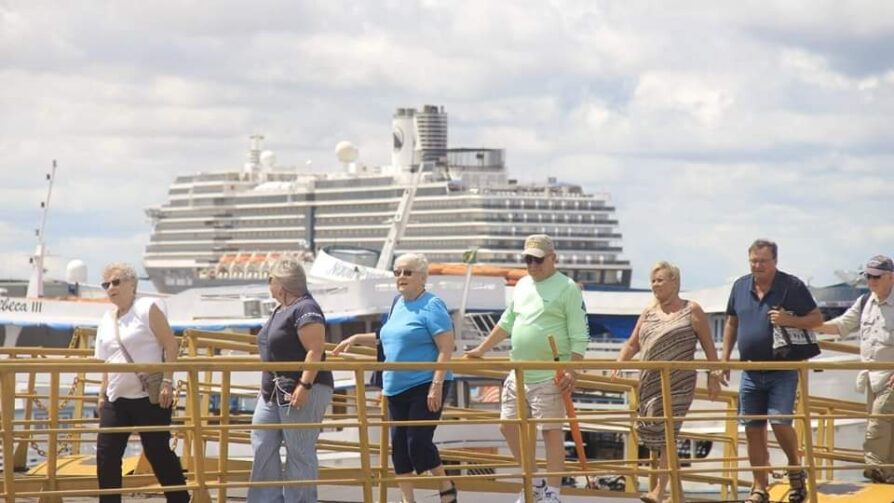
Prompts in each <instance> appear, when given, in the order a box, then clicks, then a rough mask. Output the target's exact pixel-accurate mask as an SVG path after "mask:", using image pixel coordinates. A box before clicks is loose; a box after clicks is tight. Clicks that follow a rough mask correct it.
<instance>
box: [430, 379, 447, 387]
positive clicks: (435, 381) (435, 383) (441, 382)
mask: <svg viewBox="0 0 894 503" xmlns="http://www.w3.org/2000/svg"><path fill="white" fill-rule="evenodd" d="M431 384H432V386H434V385H438V386H440V385H442V384H444V380H443V379H442V380H440V381H438V380H435V379H432V381H431Z"/></svg>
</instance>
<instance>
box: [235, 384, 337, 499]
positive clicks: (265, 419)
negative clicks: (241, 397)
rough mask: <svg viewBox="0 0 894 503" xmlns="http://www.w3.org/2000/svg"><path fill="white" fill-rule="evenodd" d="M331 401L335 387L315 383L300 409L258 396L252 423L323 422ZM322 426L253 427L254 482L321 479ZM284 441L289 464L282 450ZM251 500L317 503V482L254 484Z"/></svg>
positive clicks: (249, 491) (250, 492)
mask: <svg viewBox="0 0 894 503" xmlns="http://www.w3.org/2000/svg"><path fill="white" fill-rule="evenodd" d="M331 400H332V388H330V387H329V386H325V385H322V384H314V386H313V388H311V390H310V396H309V397H308V400H307V403H305V404H304V406H302V407H301V408H298V409H296V408H291V410H290V409H289V408H288V407H287V406H282V405H278V404H277V403H276V398H273V399H272V401H271V402H264V399H263V398H260V397H259V398H258V404H257V406H255V413H254V416H252V418H251V424H288V423H320V422H322V420H323V415H324V414H325V413H326V407H328V406H329V402H330V401H331ZM319 436H320V429H319V428H283V429H280V430H252V431H251V448H252V451H254V454H255V457H254V461H253V462H252V464H251V478H250V480H251V481H252V482H258V481H270V480H313V479H316V478H318V467H317V438H318V437H319ZM284 441H285V446H286V466H285V473H283V463H282V459H281V458H280V455H279V449H280V447H281V446H282V445H283V442H284ZM247 501H248V502H249V503H316V501H317V488H316V485H310V486H289V487H251V488H249V490H248V499H247Z"/></svg>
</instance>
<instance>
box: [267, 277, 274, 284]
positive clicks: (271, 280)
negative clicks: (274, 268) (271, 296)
mask: <svg viewBox="0 0 894 503" xmlns="http://www.w3.org/2000/svg"><path fill="white" fill-rule="evenodd" d="M270 283H273V276H267V284H268V285H269V284H270Z"/></svg>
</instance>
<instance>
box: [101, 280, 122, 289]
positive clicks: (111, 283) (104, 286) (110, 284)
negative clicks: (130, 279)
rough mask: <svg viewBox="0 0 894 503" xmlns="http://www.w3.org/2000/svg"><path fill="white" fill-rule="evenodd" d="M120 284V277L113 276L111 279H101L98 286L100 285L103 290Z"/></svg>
mask: <svg viewBox="0 0 894 503" xmlns="http://www.w3.org/2000/svg"><path fill="white" fill-rule="evenodd" d="M120 284H121V279H120V278H115V279H112V280H109V281H103V282H102V283H100V284H99V286H101V287H102V289H103V290H108V289H109V288H111V287H113V286H118V285H120Z"/></svg>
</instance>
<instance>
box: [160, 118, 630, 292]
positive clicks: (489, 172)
mask: <svg viewBox="0 0 894 503" xmlns="http://www.w3.org/2000/svg"><path fill="white" fill-rule="evenodd" d="M447 131H448V123H447V114H446V113H445V111H444V109H443V107H441V108H439V107H436V106H425V107H423V108H422V110H416V109H413V108H399V109H397V111H396V112H395V114H394V116H393V146H394V149H393V152H392V157H391V164H390V165H385V166H378V167H371V166H367V165H365V164H363V163H361V162H358V151H357V148H356V147H355V146H354V145H353V144H351V143H350V142H346V141H343V142H340V143H339V144H338V145H337V147H336V155H337V158H338V160H339V161H340V162H341V163H342V165H343V169H342V170H340V171H339V172H337V173H332V172H329V173H320V172H316V173H314V172H310V171H309V169H308V168H307V167H304V166H302V167H294V166H292V167H283V166H278V165H277V164H276V159H275V156H274V154H273V153H272V152H270V151H262V150H261V141H262V140H263V137H262V136H259V135H255V136H252V137H251V149H250V150H249V156H248V162H247V163H246V164H245V165H244V167H243V168H242V169H241V170H237V169H234V170H229V171H222V172H214V173H198V174H193V175H185V176H179V177H177V179H176V180H175V181H174V183H173V184H172V185H171V186H170V189H169V191H168V201H167V202H166V203H165V204H163V205H162V206H160V207H153V208H149V209H148V210H147V211H146V212H147V214H148V215H149V217H150V218H151V219H152V223H153V227H154V228H153V231H152V236H151V239H150V242H149V245H148V246H147V247H146V253H145V255H144V259H143V265H144V266H145V269H146V271H147V273H148V274H149V277H150V278H151V279H152V282H153V283H154V284H155V287H156V288H157V289H158V290H159V291H161V292H168V293H174V292H178V291H181V290H185V289H187V288H192V287H207V286H224V285H238V284H245V283H257V282H259V281H264V280H265V279H266V277H267V269H268V267H269V266H270V265H271V264H272V263H273V261H274V260H276V259H277V258H279V257H280V256H282V255H284V254H289V255H297V256H299V257H300V258H302V259H304V260H306V261H311V260H313V256H314V253H315V252H316V251H318V250H320V249H322V248H327V250H333V249H337V250H340V251H341V253H342V258H344V256H349V258H350V259H351V260H352V261H354V262H357V263H363V264H364V265H375V264H376V263H377V262H378V256H377V254H378V251H379V250H381V249H382V248H383V244H384V243H385V241H386V238H387V237H388V235H389V231H390V230H391V229H392V227H393V224H394V219H395V215H396V214H397V213H398V209H399V206H400V204H401V201H402V199H406V198H404V197H403V196H404V192H405V190H407V188H408V187H412V186H414V183H415V189H416V190H415V193H414V196H413V197H412V198H411V200H410V201H411V202H410V204H411V210H410V211H409V213H408V214H409V218H408V220H407V221H406V227H405V229H404V233H403V235H402V237H401V239H400V240H399V241H398V242H396V243H395V244H394V246H393V249H391V250H389V251H390V252H391V253H392V254H393V255H394V256H396V255H399V254H402V253H410V252H417V253H424V254H425V255H426V256H427V257H429V259H430V260H432V261H433V262H462V260H463V253H464V252H465V251H466V250H469V249H470V248H475V247H477V248H478V250H479V251H478V255H477V258H478V262H479V263H483V264H488V265H494V266H499V267H520V266H521V259H522V257H521V256H520V255H519V251H518V250H521V249H522V243H523V241H524V238H525V237H526V236H528V235H530V234H538V233H543V234H549V235H550V236H552V237H553V238H554V239H555V242H556V248H557V249H558V250H559V251H560V252H559V253H560V256H559V260H560V262H559V270H561V271H562V272H563V273H565V274H566V275H568V276H569V277H571V278H574V279H575V280H576V281H578V282H580V283H582V284H583V285H584V286H585V287H587V288H600V287H609V288H625V287H629V285H630V276H631V268H630V263H629V262H628V261H626V260H623V259H622V258H621V252H622V247H621V233H620V230H619V226H618V220H617V219H616V217H615V208H614V207H613V206H612V204H611V200H610V198H609V195H608V194H588V193H586V192H584V190H583V189H582V188H581V187H580V186H578V185H574V184H569V183H563V182H559V181H557V180H556V179H555V178H549V179H548V181H547V183H545V184H522V183H518V181H517V180H514V179H512V178H510V177H509V174H508V173H507V171H506V163H505V151H504V150H502V149H490V148H448V147H447ZM416 173H419V175H418V176H414V175H415V174H416ZM333 253H337V252H333Z"/></svg>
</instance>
